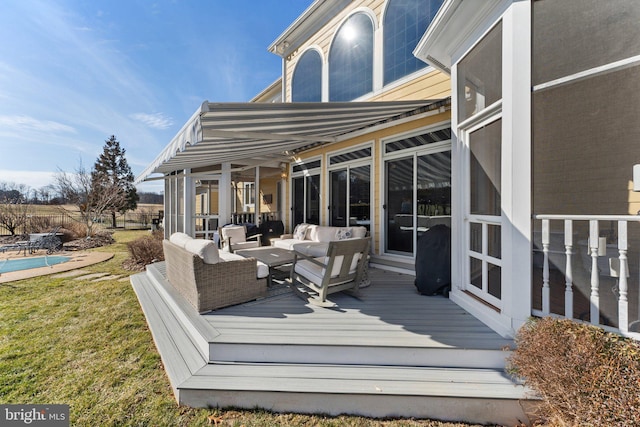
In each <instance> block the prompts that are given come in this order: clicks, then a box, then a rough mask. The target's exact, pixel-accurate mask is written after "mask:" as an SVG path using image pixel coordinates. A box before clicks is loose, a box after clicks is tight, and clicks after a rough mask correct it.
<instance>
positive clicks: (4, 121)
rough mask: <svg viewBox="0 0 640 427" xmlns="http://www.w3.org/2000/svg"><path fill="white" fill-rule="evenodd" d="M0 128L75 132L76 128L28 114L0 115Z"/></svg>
mask: <svg viewBox="0 0 640 427" xmlns="http://www.w3.org/2000/svg"><path fill="white" fill-rule="evenodd" d="M1 128H10V129H21V130H34V131H46V132H53V133H58V132H60V133H76V130H75V129H74V128H73V127H71V126H67V125H65V124H62V123H58V122H54V121H51V120H38V119H36V118H33V117H29V116H0V129H1Z"/></svg>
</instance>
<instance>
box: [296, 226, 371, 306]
mask: <svg viewBox="0 0 640 427" xmlns="http://www.w3.org/2000/svg"><path fill="white" fill-rule="evenodd" d="M369 245H370V239H369V238H361V239H346V240H336V241H332V242H329V248H328V249H327V255H326V256H325V257H319V258H314V257H313V256H309V255H306V254H304V253H302V252H298V251H296V250H295V249H294V260H293V265H292V266H291V286H292V288H293V290H294V291H296V293H297V294H298V296H300V297H302V298H303V299H305V300H307V301H309V302H310V303H312V304H315V305H319V306H323V307H333V306H335V304H334V303H332V302H330V301H327V295H329V294H332V293H335V292H340V291H350V292H352V293H357V291H358V288H359V287H360V282H361V281H362V276H363V273H364V270H365V264H366V263H367V262H368V256H369ZM327 272H330V273H329V274H327Z"/></svg>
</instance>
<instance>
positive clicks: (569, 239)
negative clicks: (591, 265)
mask: <svg viewBox="0 0 640 427" xmlns="http://www.w3.org/2000/svg"><path fill="white" fill-rule="evenodd" d="M564 249H565V255H566V257H567V260H566V264H565V270H566V271H565V288H564V317H566V318H567V319H573V265H572V260H571V255H572V253H573V221H571V220H570V219H566V220H565V221H564Z"/></svg>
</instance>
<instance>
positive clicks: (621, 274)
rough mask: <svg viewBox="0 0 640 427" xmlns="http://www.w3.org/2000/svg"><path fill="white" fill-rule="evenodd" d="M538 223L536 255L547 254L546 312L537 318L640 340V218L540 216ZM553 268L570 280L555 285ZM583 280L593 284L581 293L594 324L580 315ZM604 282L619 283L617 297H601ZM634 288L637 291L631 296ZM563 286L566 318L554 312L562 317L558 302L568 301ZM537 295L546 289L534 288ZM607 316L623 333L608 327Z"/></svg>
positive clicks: (542, 310) (544, 277) (544, 275)
mask: <svg viewBox="0 0 640 427" xmlns="http://www.w3.org/2000/svg"><path fill="white" fill-rule="evenodd" d="M534 219H535V220H536V222H535V224H534V230H535V231H534V257H535V255H536V252H537V255H539V254H540V253H542V288H541V300H542V304H541V305H542V306H541V308H540V307H538V308H535V307H532V313H533V314H534V315H537V316H564V317H566V318H569V319H580V320H584V321H587V322H589V323H591V324H594V325H599V326H602V327H604V328H605V329H608V330H613V331H616V332H619V333H621V334H623V335H633V336H634V337H636V338H638V337H640V334H638V332H640V320H638V319H639V316H640V307H639V305H640V298H639V295H638V283H639V282H640V277H639V275H640V268H639V267H640V265H639V264H640V261H639V260H638V257H640V248H639V247H638V246H639V243H640V216H635V215H534ZM630 227H631V228H632V230H630ZM630 236H632V238H630ZM630 240H633V243H634V244H635V247H634V250H635V252H634V254H635V255H634V260H633V261H634V262H632V267H633V268H632V269H630V265H629V264H630V261H629V248H630V244H629V242H630ZM536 246H537V247H536ZM607 252H608V253H607ZM552 258H553V260H552ZM534 259H535V258H534ZM581 261H582V262H581ZM576 264H577V265H576ZM552 268H555V269H556V270H558V271H559V272H560V274H561V275H563V276H564V283H558V280H557V279H556V280H555V283H554V282H553V281H552V280H551V274H550V270H551V269H552ZM579 269H581V270H579ZM631 270H633V275H632V274H631ZM557 276H558V275H556V278H557ZM578 276H581V277H578ZM580 279H582V280H583V282H585V281H586V280H588V283H583V284H582V285H583V286H581V287H580V291H581V292H583V293H584V294H585V295H584V297H585V298H586V299H587V300H588V305H589V310H588V318H586V314H587V313H584V315H581V314H580V313H575V310H574V308H575V307H574V299H575V298H574V296H575V295H574V292H576V280H580ZM601 281H607V283H614V285H613V286H612V291H613V295H612V294H608V293H607V294H606V295H601ZM630 284H632V286H633V288H632V292H631V294H630V292H629V291H630V289H629V285H630ZM558 286H562V287H563V288H564V313H556V312H554V311H560V310H559V309H558V307H559V305H560V306H561V305H562V304H558V301H557V299H559V298H561V297H562V289H557V288H554V287H558ZM533 289H534V292H540V285H539V284H538V286H536V284H535V283H534V286H533ZM630 295H632V296H633V300H632V302H633V304H630ZM603 296H604V297H606V298H604V299H603ZM535 297H536V295H534V300H536V298H535ZM538 297H540V295H538ZM554 298H556V300H554ZM612 298H615V299H616V300H617V301H615V304H609V305H608V306H607V307H603V306H602V302H603V301H604V300H611V299H612ZM616 308H617V309H616ZM601 316H604V317H609V318H611V317H617V326H618V327H617V328H616V327H615V326H611V325H607V324H602V323H606V322H601ZM611 323H613V322H611Z"/></svg>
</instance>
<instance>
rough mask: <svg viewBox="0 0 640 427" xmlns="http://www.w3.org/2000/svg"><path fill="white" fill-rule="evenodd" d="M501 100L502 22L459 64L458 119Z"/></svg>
mask: <svg viewBox="0 0 640 427" xmlns="http://www.w3.org/2000/svg"><path fill="white" fill-rule="evenodd" d="M500 99H502V22H500V23H498V24H497V25H496V26H495V27H493V29H491V31H489V33H488V34H487V35H486V36H484V38H483V39H482V40H481V41H480V42H479V43H478V44H477V45H476V47H474V48H473V50H471V52H469V53H468V54H467V56H465V57H464V59H463V60H462V61H460V62H459V63H458V122H459V123H461V122H463V121H464V120H466V119H468V118H469V117H472V116H473V115H474V114H476V113H478V112H480V111H482V110H484V109H485V108H486V107H488V106H490V105H491V104H493V103H494V102H496V101H498V100H500Z"/></svg>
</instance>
